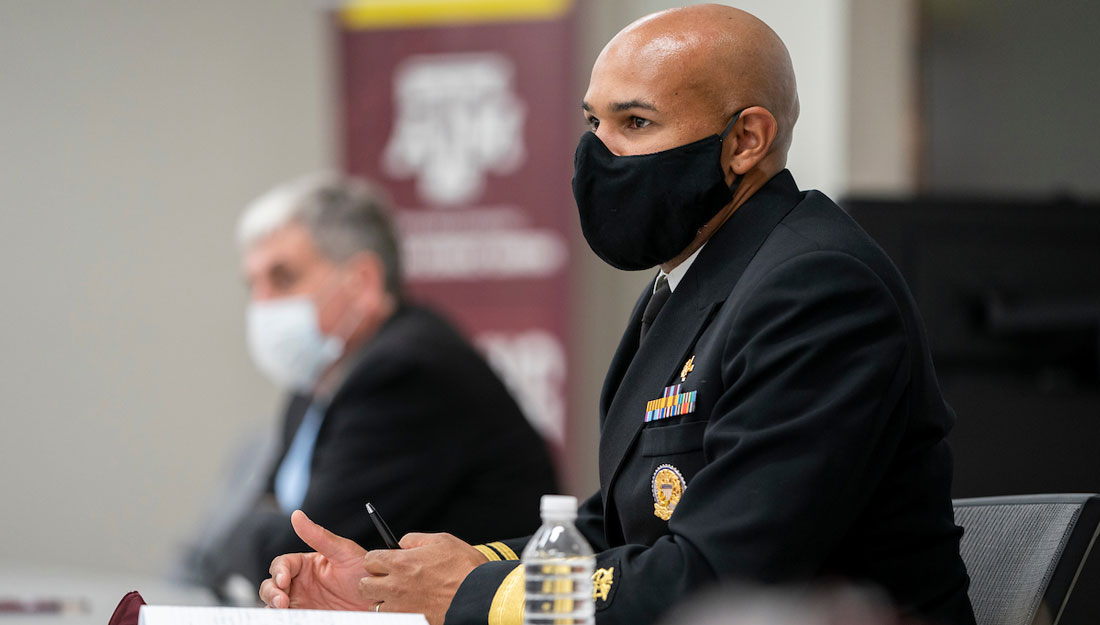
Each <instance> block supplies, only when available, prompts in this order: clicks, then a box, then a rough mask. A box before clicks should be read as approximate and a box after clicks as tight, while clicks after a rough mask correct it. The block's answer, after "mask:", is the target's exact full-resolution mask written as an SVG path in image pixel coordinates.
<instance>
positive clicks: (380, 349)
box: [207, 304, 555, 585]
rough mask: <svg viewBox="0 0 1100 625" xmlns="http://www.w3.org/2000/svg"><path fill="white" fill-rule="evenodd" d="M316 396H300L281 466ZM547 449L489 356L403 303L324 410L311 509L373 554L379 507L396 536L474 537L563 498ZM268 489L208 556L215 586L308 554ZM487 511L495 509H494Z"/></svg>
mask: <svg viewBox="0 0 1100 625" xmlns="http://www.w3.org/2000/svg"><path fill="white" fill-rule="evenodd" d="M308 405H309V399H308V398H305V397H292V398H291V399H290V402H289V405H288V407H287V412H286V416H285V419H284V424H283V427H284V431H283V439H282V452H281V453H280V454H279V458H280V460H279V461H277V462H276V464H275V466H274V467H272V475H274V471H275V469H276V468H277V467H278V463H279V462H281V458H282V455H283V454H285V452H286V450H287V448H288V447H289V445H290V441H291V440H292V439H293V437H294V434H295V432H296V431H297V429H298V425H299V424H300V423H301V421H302V418H303V415H304V413H305V411H306V408H307V407H308ZM554 489H555V479H554V472H553V467H552V465H551V462H550V457H549V454H548V452H547V449H546V446H545V444H544V443H543V441H542V439H541V438H540V437H539V436H538V434H537V433H536V432H535V431H534V429H532V427H531V426H530V425H529V424H528V423H527V421H526V419H525V418H524V417H523V414H522V413H521V412H520V410H519V407H518V406H517V405H516V402H515V401H514V400H513V399H512V397H511V396H510V395H509V394H508V392H507V391H506V390H505V388H504V385H503V384H502V383H501V381H500V379H499V378H497V377H496V375H495V374H494V373H493V372H492V371H491V370H490V369H489V366H488V365H487V364H486V362H485V361H484V359H482V358H481V356H480V355H479V354H478V353H477V352H476V351H475V350H474V348H473V347H472V346H471V345H470V344H469V343H468V342H467V341H466V340H465V339H464V338H462V337H461V336H460V334H459V333H458V331H456V330H455V329H454V328H453V327H452V326H451V325H450V324H448V323H447V322H446V321H444V320H443V319H442V318H441V317H439V316H438V315H436V314H435V313H433V312H431V311H429V310H427V309H425V308H421V307H418V306H412V305H408V304H402V305H401V306H400V307H399V308H398V310H397V311H396V312H395V313H394V314H393V316H392V317H390V319H388V320H387V321H386V323H385V324H384V325H383V326H382V328H380V329H379V331H378V333H377V334H376V335H375V336H374V337H372V338H371V340H370V341H369V342H368V343H367V344H366V345H365V346H364V347H363V348H361V350H360V353H359V354H357V356H356V359H355V362H354V364H353V365H352V366H351V368H350V371H349V373H348V375H347V377H346V378H345V380H344V381H343V383H342V384H341V385H340V387H339V389H337V391H336V392H335V394H334V395H333V396H332V400H331V401H330V402H329V403H328V405H327V406H326V407H325V416H324V421H323V422H322V424H321V429H320V431H319V432H318V435H317V442H316V445H315V447H314V451H313V458H312V461H311V464H310V482H309V489H308V490H307V492H306V496H305V500H304V501H303V502H302V506H301V507H302V510H303V511H304V512H305V513H306V514H308V515H309V516H310V518H312V519H313V520H314V521H316V522H317V523H320V524H321V525H322V526H324V527H325V528H327V529H329V530H332V531H334V532H336V533H337V534H340V535H341V536H346V537H348V538H351V539H352V540H355V541H356V542H357V543H359V544H360V545H362V546H363V547H366V548H368V549H373V548H378V547H383V546H384V545H383V544H382V540H381V538H380V536H379V535H378V532H377V531H375V529H374V526H373V525H372V524H371V523H370V521H369V520H368V518H367V513H366V511H365V510H364V508H363V505H364V503H365V502H367V501H370V502H372V503H374V505H376V506H377V507H378V509H379V510H380V511H381V512H382V514H383V515H385V518H386V521H387V522H388V524H389V525H390V527H392V528H393V529H394V531H395V532H397V533H398V535H401V534H404V533H407V532H435V531H447V532H450V533H452V534H455V535H456V536H458V537H459V538H462V539H464V540H467V541H485V540H491V539H492V538H494V537H499V536H514V535H516V534H519V533H522V532H525V531H530V528H531V527H532V526H537V524H538V518H539V517H538V509H539V506H538V502H539V498H540V497H541V496H542V495H543V494H545V493H548V492H554ZM272 493H273V491H272V488H271V486H269V488H268V490H267V493H265V494H264V495H263V497H262V498H261V500H260V501H258V502H257V503H256V505H255V506H253V508H252V509H251V511H250V512H249V513H248V514H247V515H246V516H245V517H244V518H243V519H241V520H240V522H239V523H238V524H237V526H236V527H235V528H234V529H233V530H232V531H231V532H230V533H229V534H228V536H227V537H226V539H225V540H224V543H223V545H222V549H221V550H219V551H218V552H217V553H214V554H210V555H209V556H208V557H209V558H211V559H213V560H216V561H215V562H210V563H207V566H208V567H210V568H211V569H212V572H211V573H209V579H208V581H209V582H212V583H213V584H215V585H217V584H218V583H219V582H220V580H222V579H224V578H225V577H226V576H227V575H228V574H231V573H239V574H243V575H244V576H245V577H247V578H249V579H252V580H254V581H255V582H256V583H259V581H260V580H262V579H263V578H265V577H267V575H268V573H267V570H268V567H269V566H270V564H271V560H272V559H273V558H275V557H276V556H278V555H280V554H284V553H294V552H303V551H311V550H310V549H309V547H307V546H306V545H305V543H303V542H302V541H301V540H300V539H299V538H298V537H297V536H296V535H295V534H294V530H293V528H291V526H290V519H289V516H288V515H286V514H284V513H283V512H281V511H279V510H278V509H277V508H276V506H275V505H274V503H273V500H274V495H273V494H272ZM490 511H494V512H495V513H494V514H492V515H489V514H487V513H488V512H490Z"/></svg>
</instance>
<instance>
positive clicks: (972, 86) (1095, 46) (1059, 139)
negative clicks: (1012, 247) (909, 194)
mask: <svg viewBox="0 0 1100 625" xmlns="http://www.w3.org/2000/svg"><path fill="white" fill-rule="evenodd" d="M921 4H922V8H923V16H924V37H925V41H924V44H925V45H924V50H925V55H924V57H923V59H922V61H923V64H922V72H921V77H922V79H923V81H924V96H923V98H922V105H923V108H924V113H925V115H924V124H925V127H924V138H925V141H926V150H925V152H924V155H925V158H924V159H923V162H922V164H923V176H922V186H923V188H924V189H925V190H927V191H932V192H937V193H958V192H962V193H968V194H971V195H972V194H975V193H982V192H984V193H992V194H996V195H999V196H1019V195H1020V194H1024V195H1032V196H1034V195H1051V194H1056V193H1057V194H1074V195H1083V196H1089V197H1093V198H1095V197H1097V196H1100V175H1097V173H1098V170H1100V121H1098V115H1097V112H1098V106H1097V104H1098V103H1100V63H1097V61H1098V60H1100V42H1098V40H1097V35H1098V34H1100V31H1098V28H1100V2H1096V1H1095V0H1060V1H1058V2H1043V1H1041V0H999V1H997V2H992V1H990V0H922V2H921Z"/></svg>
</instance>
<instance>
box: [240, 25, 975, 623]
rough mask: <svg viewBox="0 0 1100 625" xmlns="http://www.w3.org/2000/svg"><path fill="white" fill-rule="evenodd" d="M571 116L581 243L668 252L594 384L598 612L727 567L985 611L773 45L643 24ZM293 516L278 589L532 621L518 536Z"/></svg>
mask: <svg viewBox="0 0 1100 625" xmlns="http://www.w3.org/2000/svg"><path fill="white" fill-rule="evenodd" d="M582 108H583V111H584V116H585V118H586V119H587V121H588V124H589V127H590V128H591V132H588V133H585V135H584V136H583V137H582V138H581V141H580V145H579V146H578V148H577V154H576V160H575V173H574V179H573V192H574V197H575V199H576V201H577V208H578V211H579V215H580V221H581V227H582V230H583V232H584V235H585V237H586V239H587V240H588V242H589V244H590V245H591V247H592V249H593V251H595V252H596V254H598V255H599V256H600V257H601V258H603V259H604V260H605V261H607V262H608V263H610V264H612V265H614V266H616V267H619V268H622V269H646V268H650V267H655V266H659V267H660V272H659V274H658V275H657V276H656V278H655V280H654V282H653V284H652V285H651V286H649V287H647V288H646V289H645V291H644V292H643V293H642V295H641V297H640V298H639V299H638V302H637V304H636V306H635V307H634V311H633V313H632V314H631V317H630V321H629V323H628V324H627V328H626V331H625V332H624V334H623V337H622V340H621V342H620V344H619V347H618V350H617V352H616V354H615V356H614V358H613V360H612V362H611V366H610V369H609V371H608V373H607V378H606V380H605V382H604V389H603V395H602V398H601V402H600V435H601V438H600V490H599V492H597V493H596V494H595V495H593V496H592V497H591V498H589V499H588V500H587V501H586V502H585V503H584V504H583V505H582V506H581V509H580V510H579V515H578V520H577V525H578V527H579V529H580V530H581V532H583V534H584V535H585V537H586V538H587V539H588V541H589V542H590V543H591V544H592V546H593V547H594V548H595V550H596V551H597V552H598V555H597V564H596V567H597V573H596V578H595V579H596V580H597V582H598V583H597V584H596V593H597V594H596V620H597V622H599V623H601V624H609V623H624V624H625V623H630V624H636V623H648V622H652V621H654V620H655V619H657V618H658V617H660V616H661V615H662V614H663V613H665V612H666V611H668V610H669V609H670V608H672V607H673V606H675V605H676V604H677V602H679V601H681V600H682V599H683V598H684V597H685V596H687V595H689V594H690V593H692V592H694V591H697V590H700V589H702V588H704V587H706V586H708V585H711V584H713V583H715V582H718V581H725V580H747V581H752V582H758V583H767V584H801V583H807V582H811V583H812V582H814V581H819V580H829V581H837V580H844V581H850V582H857V583H860V584H874V585H877V586H878V587H880V588H881V589H882V590H883V591H885V593H886V594H887V595H888V596H889V597H890V598H891V599H892V600H893V601H894V603H895V605H897V606H898V608H899V610H900V611H901V612H902V613H903V614H905V615H906V616H909V617H913V618H916V619H919V620H922V621H925V622H930V623H945V624H960V625H963V624H970V623H973V622H974V617H973V614H972V611H971V608H970V604H969V601H968V599H967V586H968V578H967V574H966V570H965V567H964V565H963V563H962V560H961V558H960V557H959V537H960V535H961V530H960V529H959V528H958V527H957V526H956V525H955V523H954V518H953V513H952V507H951V500H950V496H949V484H950V479H951V459H950V454H949V452H948V449H947V446H946V444H945V442H944V437H945V435H946V434H947V432H948V430H949V429H950V427H951V425H952V423H953V420H954V415H953V413H952V411H951V409H950V408H949V407H948V406H947V405H946V404H945V403H944V400H943V398H942V397H941V396H940V392H939V389H938V386H937V382H936V376H935V371H934V370H933V367H932V360H931V356H930V354H929V350H928V345H927V341H926V338H925V333H924V329H923V327H922V325H921V322H920V320H919V318H918V315H917V311H916V309H915V307H914V304H913V300H912V298H911V296H910V294H909V292H908V290H907V289H906V286H905V284H904V282H903V280H902V278H901V276H900V275H899V274H898V272H897V270H896V269H895V268H894V266H893V265H892V264H891V263H890V261H889V260H888V259H887V258H886V256H885V255H884V254H883V253H882V251H881V250H880V249H879V248H878V247H877V246H876V245H875V244H874V243H873V242H872V241H871V240H870V239H869V238H868V237H867V235H866V234H864V233H863V232H862V231H861V230H860V229H859V227H858V226H857V225H856V224H855V223H854V222H852V221H851V220H850V219H849V218H848V217H847V216H846V215H845V214H844V213H843V211H841V210H840V209H839V208H838V207H837V206H836V205H835V204H834V203H833V202H831V201H830V200H829V199H828V198H827V197H825V196H824V195H822V194H820V193H818V192H815V191H809V192H800V191H799V190H798V187H797V186H796V185H795V182H794V179H793V178H792V176H791V174H790V173H789V172H788V171H786V169H785V166H786V157H787V150H788V147H789V146H790V142H791V137H792V131H793V127H794V124H795V121H796V120H797V118H798V96H797V91H796V88H795V80H794V73H793V70H792V68H791V61H790V58H789V56H788V53H787V50H786V48H785V47H784V45H783V43H782V41H780V39H779V38H778V37H777V36H776V34H775V33H774V32H772V31H771V29H769V28H768V27H767V26H766V25H765V24H764V23H762V22H761V21H759V20H757V19H756V18H754V17H752V16H751V15H749V14H747V13H744V12H742V11H739V10H736V9H733V8H730V7H726V6H720V5H702V6H693V7H689V8H684V9H677V10H671V11H665V12H661V13H657V14H654V15H651V16H649V17H646V18H644V19H642V20H639V21H638V22H635V23H634V24H631V25H630V26H628V27H627V28H626V29H624V30H623V31H622V32H620V33H619V34H618V35H616V36H615V38H614V39H612V41H611V42H610V43H609V44H608V45H607V47H606V48H604V50H603V52H602V53H601V54H600V56H599V58H598V59H597V60H596V63H595V66H594V67H593V69H592V77H591V82H590V83H589V87H588V91H587V93H586V94H585V97H584V102H583V105H582ZM292 522H293V524H294V527H295V529H296V530H297V531H298V533H299V534H300V535H301V536H302V538H303V539H305V541H306V542H307V543H309V544H310V545H311V546H313V547H314V548H315V549H317V551H318V553H313V554H291V555H287V556H282V557H280V558H278V559H276V560H275V561H274V562H273V563H272V566H271V573H272V578H271V579H269V580H267V581H265V582H264V583H263V585H262V586H261V589H260V594H261V597H262V598H263V599H264V601H265V602H266V603H267V604H268V605H271V606H274V607H288V606H289V607H317V608H326V607H327V608H343V609H356V610H377V611H384V612H389V611H394V612H421V613H424V614H425V615H427V617H428V621H429V622H430V623H432V624H433V625H435V624H438V623H442V622H443V621H444V619H445V620H446V622H447V623H448V624H465V623H486V622H488V623H491V624H496V623H520V622H521V620H522V601H523V585H522V584H523V579H522V569H521V568H520V567H518V566H517V565H518V563H517V562H516V561H515V560H516V554H518V553H520V552H521V551H522V548H523V545H524V544H525V543H526V542H527V539H526V538H520V539H515V540H505V541H503V542H499V543H491V544H490V545H479V546H470V545H467V544H465V543H463V542H461V541H459V540H457V539H455V538H453V537H451V536H448V535H445V534H434V535H424V534H412V535H408V536H405V537H404V539H403V540H402V548H403V549H402V550H401V551H385V550H376V551H371V552H369V553H367V552H364V551H363V550H362V549H360V548H359V547H358V546H357V545H355V544H354V543H352V542H350V541H346V540H344V539H342V538H339V537H337V536H334V535H332V534H330V533H328V532H327V531H326V530H324V529H322V528H320V527H318V526H316V525H314V524H312V523H311V522H310V521H309V520H308V519H306V518H305V516H304V515H302V514H301V513H296V514H295V515H294V517H293V518H292ZM533 529H534V528H532V530H533Z"/></svg>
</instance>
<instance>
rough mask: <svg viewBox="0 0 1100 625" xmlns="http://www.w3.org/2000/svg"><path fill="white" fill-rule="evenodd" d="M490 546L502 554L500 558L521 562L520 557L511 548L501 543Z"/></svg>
mask: <svg viewBox="0 0 1100 625" xmlns="http://www.w3.org/2000/svg"><path fill="white" fill-rule="evenodd" d="M489 546H490V547H492V548H493V549H496V550H497V551H498V552H499V553H500V557H501V558H503V559H505V560H519V556H517V555H516V552H515V551H512V548H511V547H509V546H508V545H505V544H504V543H502V542H500V541H497V542H495V543H489Z"/></svg>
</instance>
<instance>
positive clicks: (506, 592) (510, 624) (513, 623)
mask: <svg viewBox="0 0 1100 625" xmlns="http://www.w3.org/2000/svg"><path fill="white" fill-rule="evenodd" d="M523 586H524V584H523V565H522V564H520V565H518V566H517V567H516V568H514V569H512V572H511V573H509V574H508V577H505V578H504V581H503V582H501V584H500V588H497V593H496V594H495V595H493V603H492V605H490V606H489V625H523V596H524V595H523Z"/></svg>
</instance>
